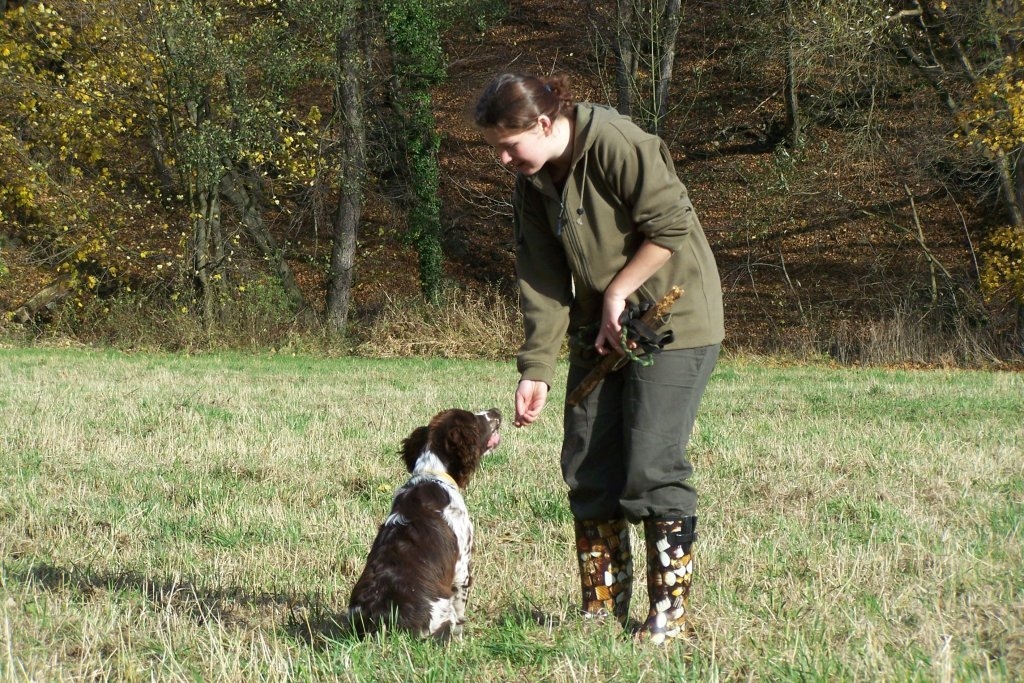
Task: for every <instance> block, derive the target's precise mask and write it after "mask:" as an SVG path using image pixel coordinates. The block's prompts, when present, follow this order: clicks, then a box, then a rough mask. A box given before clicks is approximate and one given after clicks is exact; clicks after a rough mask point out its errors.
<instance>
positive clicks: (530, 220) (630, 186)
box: [513, 103, 724, 385]
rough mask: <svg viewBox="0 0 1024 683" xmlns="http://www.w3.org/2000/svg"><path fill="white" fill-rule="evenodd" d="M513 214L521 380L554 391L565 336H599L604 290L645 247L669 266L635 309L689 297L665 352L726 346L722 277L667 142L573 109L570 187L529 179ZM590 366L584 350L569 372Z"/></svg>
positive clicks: (638, 296) (542, 177)
mask: <svg viewBox="0 0 1024 683" xmlns="http://www.w3.org/2000/svg"><path fill="white" fill-rule="evenodd" d="M513 208H514V232H515V241H516V268H517V277H518V280H519V290H520V306H521V307H522V311H523V318H524V325H525V333H526V335H525V342H524V343H523V346H522V347H521V348H520V350H519V355H518V361H517V364H518V367H519V372H520V373H521V374H522V379H529V380H538V381H543V382H546V383H547V384H548V385H550V384H551V382H552V379H553V377H554V371H555V364H556V361H557V358H558V354H559V351H560V350H561V348H562V341H563V339H564V338H565V335H566V333H567V332H568V333H569V334H570V335H573V336H576V335H580V334H582V333H584V332H585V330H587V329H588V328H593V329H594V330H596V326H597V325H598V324H599V323H600V321H601V311H602V303H603V297H604V290H605V288H606V287H607V286H608V285H609V284H610V283H611V281H612V279H613V278H614V277H615V275H616V274H617V273H618V272H619V270H621V269H622V267H623V266H624V265H626V263H627V262H628V261H629V259H630V258H631V257H632V256H633V254H635V253H636V251H637V249H638V248H639V246H640V244H641V243H642V242H643V240H644V238H648V239H650V240H651V241H652V242H654V243H655V244H658V245H660V246H662V247H665V248H666V249H669V250H670V251H672V256H671V258H670V259H669V260H668V262H666V263H665V265H663V266H662V267H661V268H660V269H659V270H658V272H657V273H655V274H654V275H653V276H651V278H650V279H648V280H647V282H646V283H644V284H643V285H642V286H641V287H640V289H638V290H637V292H636V293H635V294H633V296H631V297H630V301H631V302H633V303H640V302H645V301H649V302H655V301H658V300H659V299H660V298H661V297H662V296H663V295H664V294H665V293H666V292H668V291H669V289H671V288H672V287H673V286H675V285H679V286H680V287H682V288H683V296H682V297H680V299H679V300H678V301H677V302H676V304H675V306H674V308H673V309H672V314H671V316H670V318H669V320H668V321H667V324H666V325H665V327H664V328H662V329H671V330H672V331H673V334H674V341H672V342H671V343H670V344H668V345H666V347H665V348H666V349H682V348H693V347H698V346H707V345H709V344H717V343H719V342H721V341H722V337H723V336H724V323H723V313H722V288H721V281H720V280H719V276H718V268H717V266H716V265H715V258H714V255H713V254H712V253H711V248H710V246H709V245H708V242H707V239H706V238H705V236H704V231H703V229H702V228H701V226H700V222H699V221H698V220H697V215H696V213H695V212H694V210H693V205H692V204H691V203H690V199H689V196H688V194H687V191H686V187H685V186H684V185H683V183H682V182H681V181H680V180H679V178H678V176H677V175H676V172H675V167H674V166H673V163H672V157H671V155H670V154H669V150H668V147H667V146H666V145H665V143H664V142H663V141H662V140H661V139H660V138H658V137H657V136H654V135H651V134H649V133H646V132H644V131H643V130H642V129H641V128H640V127H639V126H637V125H636V124H634V123H633V122H632V121H631V120H630V119H629V118H628V117H626V116H622V115H620V114H619V113H618V112H616V111H615V110H614V109H611V108H609V107H603V106H600V105H594V104H586V103H580V104H578V105H576V126H575V134H574V140H573V156H572V165H571V167H570V170H569V175H568V176H567V177H566V181H565V186H564V189H563V190H562V191H561V192H559V190H558V189H557V188H556V186H555V184H554V183H553V182H552V180H551V177H550V175H549V174H548V171H547V169H542V170H541V171H540V172H539V173H537V174H535V175H532V176H523V175H520V176H519V177H518V178H517V179H516V185H515V191H514V193H513ZM592 336H593V335H591V341H592ZM590 355H591V356H592V355H593V354H590ZM587 356H588V354H587V349H586V347H585V346H583V345H578V344H577V345H570V362H573V363H579V364H583V365H589V364H593V363H595V362H596V359H595V358H588V357H587ZM655 362H656V361H655Z"/></svg>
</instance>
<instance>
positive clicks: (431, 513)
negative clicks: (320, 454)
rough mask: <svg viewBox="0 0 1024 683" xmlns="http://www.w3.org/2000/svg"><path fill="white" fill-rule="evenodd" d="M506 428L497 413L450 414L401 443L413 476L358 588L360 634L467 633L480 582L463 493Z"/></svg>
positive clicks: (352, 605)
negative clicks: (474, 587) (472, 594)
mask: <svg viewBox="0 0 1024 683" xmlns="http://www.w3.org/2000/svg"><path fill="white" fill-rule="evenodd" d="M500 427H501V412H500V411H499V410H498V409H497V408H491V409H490V410H486V411H483V412H479V413H472V412H469V411H467V410H458V409H452V410H445V411H443V412H440V413H438V414H437V415H435V416H434V417H433V419H431V420H430V424H428V425H426V426H423V427H417V428H416V429H415V430H413V432H412V434H410V435H409V437H408V438H406V439H405V440H404V441H403V442H402V450H401V454H402V459H403V460H404V461H405V466H406V468H407V469H408V470H409V472H410V473H412V476H411V477H410V478H409V480H408V481H407V482H406V483H405V485H403V486H402V487H401V488H400V489H398V491H396V492H395V496H394V500H393V501H392V504H391V514H390V515H388V517H387V519H386V520H385V521H384V523H383V524H381V526H380V528H379V530H378V531H377V537H376V538H375V539H374V541H373V545H372V547H371V548H370V553H369V556H368V557H367V560H366V567H365V568H364V569H363V573H362V575H360V577H359V580H358V581H357V582H356V584H355V586H354V587H353V588H352V595H351V597H350V598H349V607H348V614H347V617H348V623H349V624H350V625H351V628H352V630H353V631H354V632H355V633H356V634H357V635H359V636H364V635H366V634H370V633H376V632H379V631H383V630H386V629H388V628H395V629H402V630H405V631H409V632H411V633H413V634H415V635H416V636H418V637H420V638H427V637H433V638H436V639H438V640H442V641H445V640H448V639H449V638H451V637H452V636H460V635H461V634H462V625H463V623H464V622H465V615H466V602H467V600H468V598H469V588H470V585H471V584H472V582H473V578H472V571H471V565H472V553H473V524H472V522H471V521H470V518H469V510H468V509H467V508H466V503H465V500H464V499H463V497H462V492H463V491H464V490H465V489H466V487H467V485H468V484H469V480H470V478H471V477H472V476H473V474H474V473H475V472H476V469H477V467H478V466H479V465H480V461H481V459H482V458H483V457H484V456H485V455H487V454H488V453H490V452H491V451H493V450H494V449H495V448H497V446H498V444H499V443H500V441H501V436H500V434H499V429H500Z"/></svg>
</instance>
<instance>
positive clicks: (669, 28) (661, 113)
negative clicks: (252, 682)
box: [654, 0, 682, 135]
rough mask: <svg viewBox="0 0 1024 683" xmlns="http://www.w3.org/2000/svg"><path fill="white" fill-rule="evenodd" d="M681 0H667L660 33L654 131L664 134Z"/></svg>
mask: <svg viewBox="0 0 1024 683" xmlns="http://www.w3.org/2000/svg"><path fill="white" fill-rule="evenodd" d="M680 10H681V7H680V0H667V2H666V3H665V11H664V12H663V13H662V33H661V35H660V39H661V47H660V54H661V59H660V60H659V63H658V81H657V89H656V91H655V99H656V101H657V110H656V112H655V119H654V132H655V133H657V134H658V135H662V134H663V133H664V132H665V130H664V129H665V119H666V118H668V94H669V91H670V90H671V89H672V70H673V68H674V67H675V61H676V37H677V36H678V35H679V23H680V21H681V20H682V17H681V16H680Z"/></svg>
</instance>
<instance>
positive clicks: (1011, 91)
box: [887, 0, 1024, 349]
mask: <svg viewBox="0 0 1024 683" xmlns="http://www.w3.org/2000/svg"><path fill="white" fill-rule="evenodd" d="M1022 19H1024V11H1022V8H1021V4H1020V2H1019V1H1018V0H1000V1H998V2H997V1H995V0H988V1H986V2H978V1H977V0H949V1H946V0H941V1H934V0H906V1H905V2H903V3H901V4H900V5H899V6H898V7H897V8H896V10H895V11H894V12H893V13H892V14H891V15H890V16H889V17H888V19H887V21H888V23H889V24H890V31H889V37H890V40H891V41H892V43H893V45H894V46H895V47H896V49H897V50H898V52H899V54H900V55H901V56H902V58H903V59H904V60H905V63H906V64H907V65H909V66H910V67H911V68H912V69H914V70H915V71H916V73H917V74H918V75H919V76H920V77H921V78H923V79H924V80H925V81H926V82H927V83H928V84H929V86H931V88H932V89H933V90H934V91H935V94H936V95H937V96H938V98H939V101H940V102H941V104H942V106H943V107H944V108H945V109H946V111H947V113H948V114H949V116H950V118H951V119H952V121H953V122H954V125H955V127H956V129H957V132H956V133H955V135H954V137H956V138H958V139H960V140H962V141H963V142H965V143H966V145H967V147H968V148H971V149H973V150H974V151H975V152H977V153H979V154H980V155H981V157H982V158H984V159H985V160H986V161H987V163H988V165H989V167H990V168H991V169H992V174H993V175H994V176H995V178H996V182H997V185H998V188H999V198H1000V201H1001V203H1002V206H1003V210H1004V212H1005V215H1006V219H1007V222H1008V224H1007V226H1005V227H1004V228H1001V229H999V230H997V231H995V233H994V234H993V235H991V236H990V239H989V241H988V244H987V248H988V252H987V254H983V257H985V258H986V264H987V266H986V267H987V271H986V272H985V273H983V283H984V284H986V285H987V286H988V289H989V290H990V291H995V290H997V289H1000V288H1003V287H1005V288H1007V289H1008V290H1009V292H1010V294H1011V298H1012V299H1013V300H1014V301H1015V303H1016V330H1015V335H1016V337H1017V343H1018V345H1019V347H1020V348H1021V349H1024V85H1022V77H1024V69H1022V67H1021V60H1022V59H1024V52H1022V50H1021V40H1022V37H1021V26H1022Z"/></svg>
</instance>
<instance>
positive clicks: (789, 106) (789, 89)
mask: <svg viewBox="0 0 1024 683" xmlns="http://www.w3.org/2000/svg"><path fill="white" fill-rule="evenodd" d="M795 22H796V19H795V17H794V16H793V2H792V0H786V85H785V88H784V91H785V92H784V96H785V100H786V124H785V125H786V131H785V134H786V140H787V142H788V143H789V147H790V149H799V148H800V146H801V144H802V142H801V138H802V133H801V130H800V101H799V99H798V98H797V92H796V63H795V56H794V54H793V43H794V41H795V40H796V26H795Z"/></svg>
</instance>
